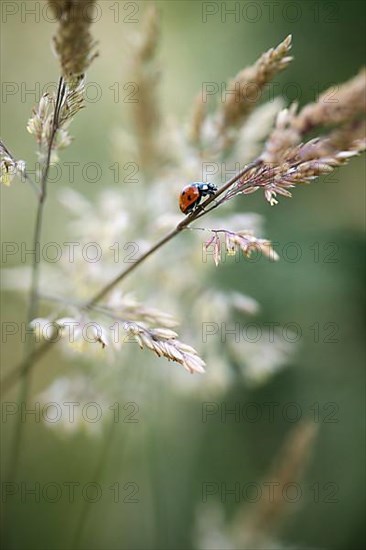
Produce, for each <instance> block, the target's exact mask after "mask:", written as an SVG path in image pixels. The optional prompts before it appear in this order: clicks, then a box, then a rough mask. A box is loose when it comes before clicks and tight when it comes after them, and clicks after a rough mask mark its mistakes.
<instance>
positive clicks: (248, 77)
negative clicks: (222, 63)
mask: <svg viewBox="0 0 366 550" xmlns="http://www.w3.org/2000/svg"><path fill="white" fill-rule="evenodd" d="M291 41H292V37H291V35H289V36H287V38H285V40H284V41H283V42H281V43H280V44H279V45H278V46H277V47H276V48H271V49H270V50H268V51H267V52H265V53H264V54H263V55H262V56H261V57H260V58H259V59H258V61H257V62H256V63H255V64H254V65H252V66H251V67H247V68H245V69H243V70H242V71H240V72H239V73H238V74H237V75H236V76H235V77H234V78H233V79H232V80H231V81H230V82H229V84H228V90H229V91H232V92H235V93H232V94H228V97H227V99H226V101H225V102H224V103H223V105H222V107H221V109H220V111H219V113H218V118H219V121H218V124H219V131H220V133H224V132H225V131H227V130H228V129H229V128H230V127H232V126H238V125H239V124H240V123H242V122H243V120H244V119H245V118H246V117H247V116H248V115H249V113H250V112H251V111H252V110H253V109H254V107H255V106H256V103H257V101H258V100H259V98H260V95H261V93H260V92H261V91H262V90H263V88H264V86H265V85H266V84H267V83H268V82H270V81H271V80H272V79H273V77H274V76H275V75H276V74H277V73H279V72H280V71H282V70H284V69H285V68H286V67H287V65H288V64H289V63H290V62H291V60H292V57H291V56H289V55H288V54H289V52H290V49H291Z"/></svg>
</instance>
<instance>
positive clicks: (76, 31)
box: [49, 0, 97, 84]
mask: <svg viewBox="0 0 366 550" xmlns="http://www.w3.org/2000/svg"><path fill="white" fill-rule="evenodd" d="M94 4H95V0H49V5H50V7H51V8H52V10H53V12H54V14H55V17H56V18H57V20H58V22H59V24H58V28H57V33H56V35H55V36H54V38H53V42H54V47H55V52H56V54H57V56H58V58H59V61H60V65H61V69H62V76H63V77H64V78H65V80H66V81H67V82H68V83H69V84H71V83H72V82H73V81H74V79H75V77H78V76H79V75H82V74H83V73H84V72H85V71H86V70H87V69H88V67H89V66H90V64H91V62H92V61H93V59H94V58H95V57H96V56H97V53H96V50H95V47H96V42H95V41H94V40H93V38H92V36H91V34H90V32H89V27H90V25H91V23H92V22H93V8H94Z"/></svg>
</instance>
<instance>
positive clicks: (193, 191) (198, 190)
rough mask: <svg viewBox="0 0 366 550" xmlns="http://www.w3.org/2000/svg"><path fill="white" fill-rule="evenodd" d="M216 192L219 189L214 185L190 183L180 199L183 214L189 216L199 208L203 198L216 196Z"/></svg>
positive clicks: (183, 190)
mask: <svg viewBox="0 0 366 550" xmlns="http://www.w3.org/2000/svg"><path fill="white" fill-rule="evenodd" d="M216 191H217V187H216V185H214V184H213V183H203V182H195V183H190V184H189V185H186V186H185V187H184V188H183V189H182V192H181V194H180V197H179V208H180V209H181V211H182V212H183V214H189V213H190V212H193V211H194V210H195V209H196V208H197V206H198V205H199V203H200V202H201V199H202V197H206V196H207V195H214V194H215V193H216Z"/></svg>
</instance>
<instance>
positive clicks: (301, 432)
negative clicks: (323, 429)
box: [232, 421, 318, 549]
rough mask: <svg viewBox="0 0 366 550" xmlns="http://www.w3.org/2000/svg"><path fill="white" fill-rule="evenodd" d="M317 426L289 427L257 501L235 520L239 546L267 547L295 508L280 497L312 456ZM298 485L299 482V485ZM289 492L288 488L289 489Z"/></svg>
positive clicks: (298, 477) (305, 424)
mask: <svg viewBox="0 0 366 550" xmlns="http://www.w3.org/2000/svg"><path fill="white" fill-rule="evenodd" d="M317 432H318V426H317V425H316V424H315V423H314V422H309V421H303V422H301V423H299V424H298V425H297V426H296V428H294V429H293V430H291V432H290V434H289V435H288V436H287V437H286V439H285V442H284V444H283V446H282V448H281V449H280V452H279V453H278V455H277V457H276V459H275V461H274V464H273V465H272V467H271V468H270V470H269V472H268V473H267V474H266V476H265V477H264V479H263V484H261V485H263V486H264V487H265V485H264V484H265V483H267V484H268V483H270V484H271V485H272V487H269V486H268V485H267V487H266V488H265V489H264V490H263V491H262V495H261V498H260V499H259V500H258V502H257V503H255V504H251V505H250V511H249V512H248V507H245V508H244V507H243V508H242V509H241V510H240V512H239V513H238V515H237V517H236V518H235V520H234V523H233V526H232V529H233V534H234V539H235V541H236V543H237V545H238V548H253V549H254V548H268V546H267V544H268V542H269V540H273V538H274V537H275V535H276V532H277V530H278V529H279V527H280V525H281V523H282V521H283V520H284V519H285V517H286V515H287V513H288V512H289V511H290V510H292V509H293V508H294V503H293V502H286V499H285V498H284V496H283V491H284V489H285V490H286V486H287V484H291V483H292V484H294V483H298V484H299V482H300V481H301V479H302V477H303V475H304V471H305V469H306V467H307V465H308V462H309V459H310V457H311V451H312V449H313V446H314V442H315V438H316V435H317ZM300 487H301V484H300ZM289 493H290V491H289Z"/></svg>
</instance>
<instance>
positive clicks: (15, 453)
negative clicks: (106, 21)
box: [9, 78, 65, 480]
mask: <svg viewBox="0 0 366 550" xmlns="http://www.w3.org/2000/svg"><path fill="white" fill-rule="evenodd" d="M64 91H65V85H64V83H63V79H62V78H60V81H59V86H58V90H57V97H56V103H55V112H54V116H53V125H52V132H51V136H50V140H49V143H48V147H47V157H46V160H45V164H44V166H43V170H42V177H41V188H40V194H39V198H38V207H37V213H36V222H35V227H34V235H33V251H34V254H33V264H32V281H31V290H30V297H29V306H28V313H27V326H29V323H30V322H31V321H32V319H34V318H35V317H36V316H37V315H38V309H39V296H38V291H39V276H40V258H39V254H38V251H39V249H40V241H41V233H42V225H43V214H44V206H45V201H46V196H47V181H48V174H49V170H50V164H51V154H52V147H53V143H54V139H55V136H56V132H57V128H58V117H59V113H60V108H61V103H62V99H63V94H64ZM34 350H35V341H34V338H32V339H26V341H25V348H24V356H25V362H29V361H30V360H31V357H32V356H33V353H34ZM29 371H30V368H29V367H28V368H26V369H25V370H24V376H23V377H22V383H21V387H20V390H19V402H20V403H26V402H27V399H28V392H29ZM23 426H24V423H23V422H22V418H21V415H18V416H17V419H16V426H15V433H14V439H13V446H12V451H11V453H10V477H9V479H10V480H15V478H16V475H17V469H18V463H19V456H20V447H21V441H22V436H23V429H24V428H23Z"/></svg>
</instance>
